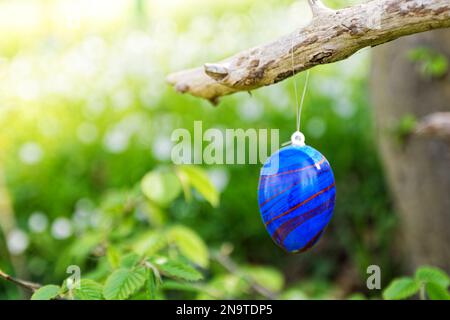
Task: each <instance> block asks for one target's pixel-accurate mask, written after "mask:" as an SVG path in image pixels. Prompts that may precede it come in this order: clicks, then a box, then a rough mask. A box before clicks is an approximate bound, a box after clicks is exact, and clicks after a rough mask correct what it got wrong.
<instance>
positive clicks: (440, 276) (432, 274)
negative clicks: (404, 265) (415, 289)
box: [415, 266, 450, 288]
mask: <svg viewBox="0 0 450 320" xmlns="http://www.w3.org/2000/svg"><path fill="white" fill-rule="evenodd" d="M415 277H416V280H417V281H420V282H423V283H428V282H432V283H435V284H438V285H440V286H441V287H443V288H447V287H448V286H449V284H450V279H449V277H448V275H447V274H446V273H445V272H444V271H442V270H441V269H439V268H435V267H430V266H423V267H420V268H419V269H417V271H416V276H415Z"/></svg>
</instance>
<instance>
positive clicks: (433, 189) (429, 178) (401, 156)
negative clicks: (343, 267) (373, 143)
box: [370, 30, 450, 271]
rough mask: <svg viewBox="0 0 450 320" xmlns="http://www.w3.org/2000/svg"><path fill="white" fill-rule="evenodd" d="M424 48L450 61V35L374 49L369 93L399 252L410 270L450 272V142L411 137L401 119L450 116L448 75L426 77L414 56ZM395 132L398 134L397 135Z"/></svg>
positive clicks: (448, 32)
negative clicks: (446, 113) (429, 268)
mask: <svg viewBox="0 0 450 320" xmlns="http://www.w3.org/2000/svg"><path fill="white" fill-rule="evenodd" d="M417 47H426V48H430V49H432V50H433V52H439V53H440V54H443V55H445V56H446V57H447V61H450V30H437V31H432V32H426V33H423V34H419V35H414V36H409V37H405V38H402V39H399V40H397V41H395V42H392V43H389V44H386V45H383V46H380V47H378V48H376V49H374V52H373V53H374V55H373V64H372V72H371V84H370V86H371V91H372V101H373V105H374V108H375V110H374V114H375V120H376V125H377V136H378V144H379V148H380V153H381V157H382V160H383V162H384V166H385V171H386V174H387V179H388V184H389V186H390V189H391V192H392V194H393V199H394V201H395V205H396V207H397V211H398V214H399V219H400V239H399V240H400V241H399V249H400V250H401V252H402V254H403V258H404V259H406V260H405V261H407V262H408V263H409V264H408V269H413V268H415V267H417V266H418V265H423V264H429V265H434V266H438V267H441V268H444V269H446V270H447V271H450V142H449V141H448V140H444V139H442V138H440V137H437V136H435V137H433V136H431V137H421V136H417V135H414V134H412V135H409V136H408V137H407V138H406V139H404V140H401V139H400V140H399V139H398V130H397V129H398V128H399V125H400V123H401V122H402V119H405V118H404V117H405V116H407V115H413V116H415V117H416V118H417V119H419V120H420V119H421V118H422V117H424V116H426V115H428V114H431V113H434V112H439V111H450V72H449V71H447V73H446V74H445V75H443V76H442V75H441V76H439V77H433V76H424V74H423V73H421V72H420V68H419V67H420V63H419V62H417V61H416V62H413V61H412V60H411V58H408V54H409V53H411V50H413V49H415V48H417ZM395 132H397V134H396V133H395Z"/></svg>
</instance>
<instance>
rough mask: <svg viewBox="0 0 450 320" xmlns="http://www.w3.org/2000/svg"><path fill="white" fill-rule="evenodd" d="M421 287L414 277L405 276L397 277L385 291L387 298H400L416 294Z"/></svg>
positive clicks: (384, 295)
mask: <svg viewBox="0 0 450 320" xmlns="http://www.w3.org/2000/svg"><path fill="white" fill-rule="evenodd" d="M419 289H420V284H419V283H418V282H417V281H415V280H414V279H411V278H408V277H404V278H399V279H395V280H394V281H392V282H391V283H390V284H389V286H388V287H387V288H386V289H385V290H384V292H383V298H384V299H386V300H400V299H406V298H408V297H411V296H413V295H414V294H416V293H417V292H418V291H419Z"/></svg>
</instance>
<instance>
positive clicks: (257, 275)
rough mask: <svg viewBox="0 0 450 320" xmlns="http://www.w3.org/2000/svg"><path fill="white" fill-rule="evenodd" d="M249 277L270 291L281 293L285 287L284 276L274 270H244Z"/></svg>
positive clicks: (246, 268) (258, 268) (252, 268)
mask: <svg viewBox="0 0 450 320" xmlns="http://www.w3.org/2000/svg"><path fill="white" fill-rule="evenodd" d="M242 271H244V272H245V273H246V274H247V275H248V277H250V278H251V279H253V281H255V282H256V283H258V284H259V285H260V286H262V287H264V288H266V289H268V290H270V291H276V292H277V291H280V290H281V289H282V288H283V286H284V277H283V275H282V274H281V273H280V272H279V271H278V270H276V269H274V268H269V267H260V266H249V267H244V268H242Z"/></svg>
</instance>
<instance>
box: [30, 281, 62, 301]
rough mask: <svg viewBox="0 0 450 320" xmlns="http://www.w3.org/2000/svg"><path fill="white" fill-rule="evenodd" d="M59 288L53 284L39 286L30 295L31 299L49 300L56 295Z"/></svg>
mask: <svg viewBox="0 0 450 320" xmlns="http://www.w3.org/2000/svg"><path fill="white" fill-rule="evenodd" d="M60 289H61V288H60V287H59V286H57V285H54V284H49V285H47V286H43V287H40V288H39V289H37V290H36V291H35V292H34V293H33V295H32V296H31V300H51V299H54V298H56V297H57V296H58V294H59V290H60Z"/></svg>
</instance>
